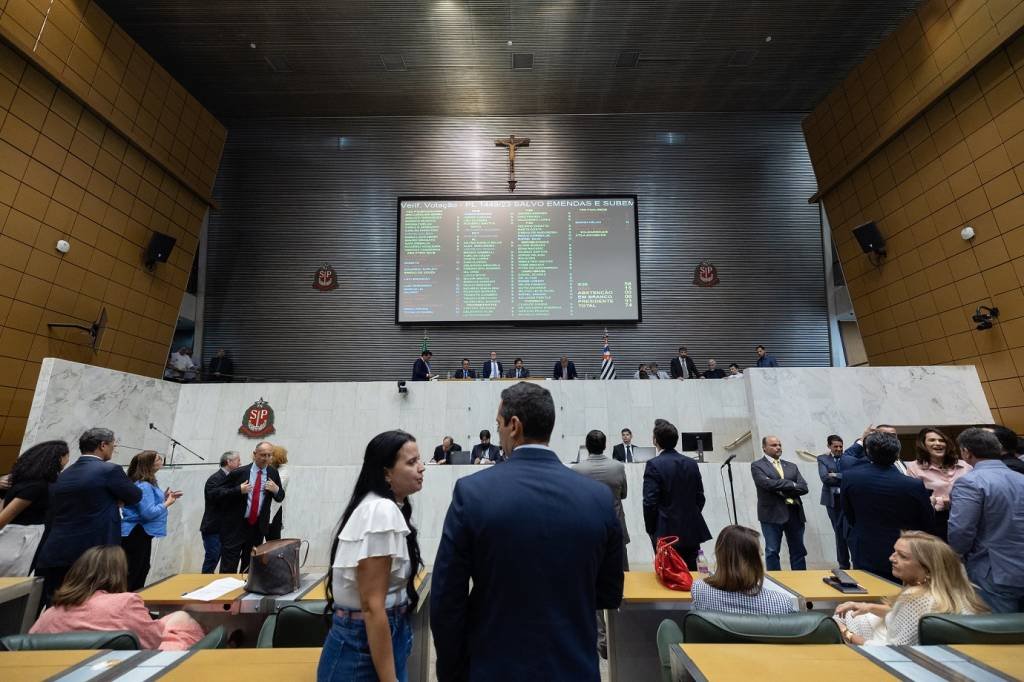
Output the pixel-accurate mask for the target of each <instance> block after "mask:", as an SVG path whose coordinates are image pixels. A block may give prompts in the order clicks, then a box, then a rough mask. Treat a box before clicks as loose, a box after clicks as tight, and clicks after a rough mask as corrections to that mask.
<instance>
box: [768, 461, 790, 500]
mask: <svg viewBox="0 0 1024 682" xmlns="http://www.w3.org/2000/svg"><path fill="white" fill-rule="evenodd" d="M772 466H774V467H775V471H777V472H778V473H779V478H781V479H785V478H786V474H784V473H783V472H782V462H780V461H779V460H777V459H773V460H772ZM786 504H796V503H795V502H794V501H793V498H791V497H787V498H786Z"/></svg>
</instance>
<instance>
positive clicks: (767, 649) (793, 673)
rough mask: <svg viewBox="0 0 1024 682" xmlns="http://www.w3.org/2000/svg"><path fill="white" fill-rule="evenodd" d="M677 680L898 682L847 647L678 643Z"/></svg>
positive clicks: (674, 663)
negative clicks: (876, 681) (687, 678)
mask: <svg viewBox="0 0 1024 682" xmlns="http://www.w3.org/2000/svg"><path fill="white" fill-rule="evenodd" d="M671 653H672V679H673V680H679V679H685V676H684V675H683V673H682V670H683V669H685V671H686V672H687V673H689V675H690V676H691V677H693V679H695V680H709V681H711V682H713V681H715V680H744V679H748V680H759V681H760V680H766V681H767V680H779V681H780V682H799V681H800V680H808V681H813V682H818V680H823V679H827V680H828V681H829V682H845V681H847V680H849V681H850V682H865V681H866V680H897V679H899V678H898V677H896V676H895V675H891V674H889V673H888V672H886V671H885V670H884V669H883V668H881V667H880V666H879V665H878V664H876V663H875V662H874V661H872V660H871V659H869V658H866V657H865V656H863V655H861V654H860V653H858V651H857V650H855V649H854V648H853V647H849V646H846V645H845V644H799V645H796V644H678V645H676V646H675V647H673V648H672V649H671Z"/></svg>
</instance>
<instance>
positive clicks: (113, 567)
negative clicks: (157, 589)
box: [29, 545, 203, 650]
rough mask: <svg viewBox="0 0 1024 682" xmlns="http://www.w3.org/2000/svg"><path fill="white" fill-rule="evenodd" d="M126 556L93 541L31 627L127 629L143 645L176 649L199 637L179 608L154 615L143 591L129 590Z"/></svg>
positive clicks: (52, 629)
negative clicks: (93, 543) (139, 593)
mask: <svg viewBox="0 0 1024 682" xmlns="http://www.w3.org/2000/svg"><path fill="white" fill-rule="evenodd" d="M127 584H128V562H127V560H126V559H125V555H124V550H123V549H121V548H120V547H118V546H116V545H112V546H105V547H92V548H90V549H89V550H87V551H86V552H85V554H83V555H82V556H81V557H80V558H79V559H78V561H76V562H75V563H74V565H73V566H72V567H71V570H70V571H68V575H67V577H66V578H65V579H64V584H63V585H61V587H60V588H59V589H58V590H57V591H56V592H54V594H53V599H52V600H51V602H50V604H51V605H50V608H48V609H46V611H44V612H43V615H41V616H39V620H37V621H36V623H35V625H33V626H32V629H31V630H29V632H31V633H37V632H44V633H53V632H71V631H74V630H106V631H109V630H131V631H132V632H134V633H135V634H136V636H137V637H138V638H139V643H140V644H141V645H142V648H143V649H165V650H181V649H188V648H189V647H190V646H192V645H193V644H195V643H196V642H198V641H199V640H200V639H202V638H203V629H202V628H201V627H200V626H199V623H197V622H195V621H194V620H192V617H191V616H190V615H188V614H187V613H185V612H184V611H175V612H174V613H170V614H168V615H166V616H164V617H163V618H161V619H159V620H153V619H152V618H151V617H150V615H149V609H147V608H146V604H145V603H144V602H143V601H142V597H140V596H139V595H137V594H136V593H134V592H128V591H127V590H128V588H127Z"/></svg>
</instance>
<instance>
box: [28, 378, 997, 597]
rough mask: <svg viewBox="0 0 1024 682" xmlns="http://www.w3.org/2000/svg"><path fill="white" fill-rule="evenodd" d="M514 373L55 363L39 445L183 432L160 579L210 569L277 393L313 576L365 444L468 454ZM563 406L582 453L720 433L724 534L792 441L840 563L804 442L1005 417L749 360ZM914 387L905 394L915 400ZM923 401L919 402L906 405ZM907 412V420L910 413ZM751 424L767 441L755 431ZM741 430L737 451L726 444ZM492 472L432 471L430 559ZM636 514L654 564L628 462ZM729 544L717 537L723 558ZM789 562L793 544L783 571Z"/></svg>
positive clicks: (972, 382)
mask: <svg viewBox="0 0 1024 682" xmlns="http://www.w3.org/2000/svg"><path fill="white" fill-rule="evenodd" d="M508 385H509V384H508V383H507V382H483V381H478V382H431V383H411V382H410V383H409V384H408V388H409V391H408V393H406V394H399V393H398V391H397V387H396V385H395V383H394V382H363V383H263V384H257V383H248V384H186V385H179V384H174V383H169V382H165V381H161V380H158V379H151V378H145V377H139V376H135V375H131V374H125V373H123V372H116V371H113V370H107V369H102V368H98V367H92V366H88V365H80V364H77V363H72V362H67V361H64V360H56V359H52V358H48V359H46V360H44V363H43V368H42V371H41V373H40V378H39V383H38V385H37V388H36V394H35V397H34V399H33V404H32V413H31V415H30V416H29V420H28V426H27V429H26V435H25V441H24V445H25V446H26V447H27V446H28V445H30V444H32V443H36V442H39V441H40V440H45V439H49V438H61V439H65V440H68V441H69V443H71V444H72V452H73V455H77V454H78V453H77V447H76V444H77V439H78V436H79V435H80V434H81V432H82V431H83V430H84V429H86V428H88V427H90V426H106V427H109V428H112V429H113V430H114V431H115V433H116V434H117V436H118V440H119V442H120V443H121V444H122V447H121V449H119V450H118V452H117V454H116V457H115V460H116V461H118V462H120V463H125V464H126V463H127V462H128V460H129V459H130V458H131V456H132V455H133V454H134V452H135V450H134V449H133V448H153V449H157V450H159V451H161V452H164V453H167V452H169V447H168V445H169V443H168V440H167V439H166V438H165V437H163V436H161V435H159V434H158V433H157V432H156V431H154V430H151V429H150V428H149V424H150V423H152V424H153V425H154V426H156V427H157V428H159V429H160V430H162V431H165V432H167V433H169V434H172V435H173V436H174V437H175V438H177V439H178V440H179V441H181V442H182V443H184V444H185V445H187V446H188V447H189V448H191V449H192V450H195V451H196V452H197V453H199V455H201V456H202V457H204V458H205V459H206V463H203V462H201V461H200V460H198V459H197V458H195V457H194V456H192V455H191V454H189V453H186V452H183V451H182V450H181V449H178V450H177V452H176V454H175V459H174V463H175V464H183V465H188V466H181V467H180V468H169V469H167V470H165V471H163V472H161V474H160V482H161V485H164V486H171V487H173V488H175V489H179V490H183V491H184V492H185V496H184V497H183V498H182V499H181V500H180V501H179V502H178V504H176V505H174V507H172V508H171V519H170V523H169V528H168V536H167V537H166V538H162V539H160V540H158V541H156V542H155V543H154V555H153V569H152V571H151V573H150V575H151V579H153V580H156V579H159V578H161V577H163V576H166V575H169V574H172V573H180V572H188V571H195V570H198V567H199V566H200V564H201V561H202V544H201V542H200V538H199V530H198V528H199V521H200V519H201V517H202V508H203V499H202V491H203V483H204V481H205V480H206V478H207V477H208V476H209V475H210V474H211V473H212V472H213V471H214V469H215V467H216V461H217V459H218V458H219V456H220V454H221V453H222V452H223V451H225V450H238V451H240V452H241V453H242V455H243V461H248V459H249V453H251V451H252V449H253V446H254V445H255V443H256V441H255V440H253V439H250V438H246V437H244V436H242V435H241V434H239V433H238V428H239V425H240V424H241V423H242V417H243V414H244V412H245V410H246V409H247V408H248V407H249V406H250V405H251V404H252V403H253V402H254V401H256V400H257V399H259V398H263V399H265V400H266V401H268V402H269V403H270V405H271V406H272V407H273V409H274V412H275V417H276V420H275V428H276V433H275V434H274V435H273V436H271V437H270V438H269V440H271V441H273V442H277V443H281V444H283V445H284V446H286V447H287V448H288V450H289V460H290V466H291V482H290V484H289V488H288V497H287V500H286V502H285V507H284V509H285V511H284V533H285V536H288V537H299V538H305V539H308V540H310V545H311V552H310V558H309V563H308V564H307V566H306V569H305V570H316V569H318V568H322V567H325V566H326V564H327V554H328V550H329V547H330V539H331V535H332V532H333V530H334V526H335V524H336V523H337V521H338V518H339V517H340V515H341V512H342V510H343V508H344V506H345V503H346V502H347V499H348V496H349V494H350V493H351V489H352V485H353V483H354V481H355V479H356V476H357V474H358V471H359V464H360V462H361V461H362V456H363V449H364V448H365V446H366V443H367V442H368V441H369V439H370V438H371V437H372V436H374V435H376V434H377V433H379V432H381V431H384V430H387V429H389V428H403V429H405V430H407V431H409V432H411V433H412V434H414V435H415V436H416V437H417V439H418V442H419V444H420V450H421V452H422V453H423V455H424V457H425V458H429V457H430V455H431V454H432V452H433V448H434V446H435V445H437V444H438V443H440V440H441V438H442V436H444V435H452V436H454V437H455V439H456V441H457V442H459V443H461V444H462V446H463V447H464V448H469V447H471V446H472V445H473V444H475V443H476V442H477V440H478V439H477V435H478V433H479V431H480V430H481V429H485V428H486V429H489V430H490V431H491V432H492V433H495V427H494V421H495V413H496V410H497V405H498V401H499V395H500V392H501V390H502V389H504V388H506V387H507V386H508ZM542 385H543V386H544V387H545V388H548V389H549V390H551V392H552V394H553V396H554V400H555V406H556V410H557V418H556V423H555V431H554V434H553V436H552V443H551V444H552V447H553V448H554V449H555V450H556V452H558V453H559V454H560V456H561V457H562V459H563V461H565V462H567V463H570V462H572V461H574V460H575V458H576V455H577V451H578V448H579V446H580V445H581V444H582V443H583V442H584V438H585V435H586V433H587V431H589V430H590V429H593V428H598V429H601V430H603V431H604V432H605V433H606V434H608V436H609V447H610V446H611V445H612V444H614V443H617V442H619V439H618V433H619V430H620V429H621V428H622V427H625V426H628V427H630V428H631V429H632V431H633V433H634V442H635V443H637V444H639V445H649V444H650V443H651V435H650V434H651V430H652V427H653V423H654V420H655V419H656V418H658V417H661V418H665V419H668V420H669V421H672V422H673V423H674V424H676V426H677V427H679V429H680V430H682V431H711V432H712V433H713V434H714V438H715V449H714V450H710V451H708V453H707V460H708V462H707V463H705V464H701V465H700V468H701V473H702V476H703V479H704V488H705V493H706V496H707V505H706V507H705V517H706V518H707V521H708V525H709V526H710V527H711V530H712V533H717V531H718V530H719V529H721V528H722V527H723V526H725V525H727V524H728V523H729V522H730V520H729V517H728V511H727V507H726V502H727V499H728V484H727V482H726V480H725V478H724V472H723V471H722V469H721V468H720V463H721V462H722V461H724V460H725V458H726V457H728V456H729V455H731V454H735V455H737V458H736V460H735V461H734V462H733V475H734V480H735V484H736V501H737V506H738V516H739V523H741V524H744V525H748V526H752V527H754V528H757V527H758V524H757V518H756V495H755V491H754V487H753V483H752V481H751V478H750V472H749V462H750V461H751V460H752V459H753V458H754V457H755V455H756V456H759V455H760V448H759V447H755V445H759V442H758V441H759V439H760V436H761V435H766V434H768V433H774V434H777V435H780V436H781V437H782V439H783V445H784V449H785V453H786V454H785V455H784V456H785V457H786V458H787V459H790V460H792V461H794V462H796V463H797V465H798V466H799V467H800V470H801V471H802V472H803V475H804V478H806V479H807V481H808V483H809V485H810V494H809V495H808V496H807V498H805V502H806V509H807V516H808V528H807V537H806V544H807V548H808V552H809V555H808V565H809V566H811V567H821V568H825V567H830V566H831V565H832V562H833V559H834V557H833V556H832V552H833V547H834V545H833V542H832V529H831V526H830V525H829V522H828V517H827V516H826V514H825V512H824V510H823V509H822V508H821V507H820V505H818V504H817V500H818V491H819V490H820V481H819V479H818V476H817V468H816V465H815V463H814V462H812V461H807V460H804V459H801V458H800V457H799V456H797V455H796V454H794V450H795V449H806V450H808V451H811V452H819V451H823V449H824V446H823V443H824V439H825V436H826V435H828V434H829V433H839V434H840V435H843V436H844V437H846V438H848V439H849V440H851V441H852V439H853V438H854V437H856V436H857V435H859V434H860V433H861V431H862V430H863V428H864V426H865V425H866V424H868V423H878V422H880V421H888V422H890V423H894V424H898V425H903V426H912V425H926V424H931V425H936V426H942V425H953V424H965V423H978V422H989V421H991V413H990V412H989V410H988V407H987V405H986V404H985V400H984V394H983V393H982V391H981V385H980V382H979V381H978V377H977V374H976V373H975V371H974V369H973V368H972V367H907V368H888V367H887V368H851V369H798V368H793V369H790V368H784V369H764V370H756V369H754V370H748V371H747V373H746V374H745V376H744V378H743V379H742V380H717V381H711V380H708V381H634V380H625V381H573V382H555V381H545V382H543V383H542ZM901 396H903V398H902V399H901ZM907 402H909V403H912V404H904V403H907ZM894 415H895V416H894ZM748 431H750V432H751V433H752V435H753V437H752V438H751V439H749V440H743V439H742V436H744V435H745V434H746V433H747V432H748ZM737 440H739V441H740V443H739V445H737V446H735V447H733V449H731V450H727V449H725V446H726V445H728V444H731V443H733V442H734V441H737ZM477 471H479V468H478V467H473V466H430V467H429V468H428V470H427V472H426V476H425V483H424V489H423V491H422V492H420V493H419V494H417V495H416V496H415V497H414V498H413V506H414V510H415V511H414V514H413V520H414V522H415V523H416V525H417V527H418V528H419V532H420V536H419V537H420V543H421V546H422V551H423V556H424V559H425V560H426V561H427V563H428V564H429V563H432V560H433V557H434V554H435V553H436V549H437V544H438V542H439V539H440V533H441V528H442V525H443V522H444V515H445V512H446V511H447V508H448V502H449V500H450V498H451V491H452V489H453V488H454V485H455V481H456V480H457V479H458V478H459V477H461V476H469V475H472V474H473V473H475V472H477ZM627 475H628V485H629V496H628V497H627V499H626V500H625V501H624V506H625V513H626V520H627V524H628V530H629V533H630V535H631V536H632V537H633V538H634V541H633V542H632V543H631V544H630V545H629V560H630V562H631V563H633V564H636V565H638V566H640V565H650V562H651V561H652V559H653V553H652V550H651V546H650V543H649V542H648V541H647V539H646V534H645V532H644V528H643V514H642V504H641V492H642V483H643V465H639V464H638V465H631V466H629V467H628V469H627ZM712 545H713V543H708V544H707V545H705V547H704V551H705V553H706V554H707V555H708V556H709V558H710V557H711V549H712ZM786 560H787V557H786V556H785V554H783V565H784V566H786V565H788V564H787V563H786Z"/></svg>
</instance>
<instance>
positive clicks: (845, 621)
mask: <svg viewBox="0 0 1024 682" xmlns="http://www.w3.org/2000/svg"><path fill="white" fill-rule="evenodd" d="M889 561H891V562H892V574H893V575H894V576H896V577H897V578H899V579H900V580H901V581H903V584H904V585H905V586H906V587H904V588H903V591H902V592H900V593H899V595H898V596H897V597H896V599H895V600H893V601H892V602H891V603H884V604H868V603H857V602H844V603H842V604H840V605H839V606H838V607H837V608H836V614H835V619H836V621H837V622H838V623H839V629H840V631H841V632H842V633H843V638H844V639H845V640H846V641H847V642H849V643H850V644H881V645H886V644H888V645H911V644H917V643H918V635H917V632H918V623H919V621H920V620H921V617H922V616H926V615H928V614H929V613H961V614H970V613H984V612H985V611H988V608H986V606H985V605H984V603H983V602H982V601H981V600H980V599H979V598H978V596H977V595H976V594H975V592H974V588H973V587H971V583H970V581H969V580H968V579H967V572H966V571H965V570H964V566H963V564H962V563H960V558H959V557H958V556H957V555H956V553H955V552H954V551H953V550H952V549H951V548H950V546H949V545H947V544H946V543H945V542H943V541H942V540H940V539H939V538H937V537H935V536H934V535H929V534H928V533H923V532H921V531H903V533H902V534H901V535H900V539H899V540H897V541H896V545H895V547H894V549H893V553H892V556H891V557H889Z"/></svg>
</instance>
